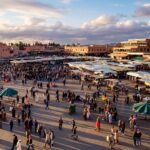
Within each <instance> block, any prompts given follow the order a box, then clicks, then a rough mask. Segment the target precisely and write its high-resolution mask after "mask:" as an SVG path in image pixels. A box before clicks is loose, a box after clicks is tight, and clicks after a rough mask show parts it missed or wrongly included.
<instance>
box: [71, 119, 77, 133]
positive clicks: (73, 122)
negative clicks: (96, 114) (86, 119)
mask: <svg viewBox="0 0 150 150" xmlns="http://www.w3.org/2000/svg"><path fill="white" fill-rule="evenodd" d="M75 125H76V122H75V120H74V119H73V120H72V131H73V129H74V127H75Z"/></svg>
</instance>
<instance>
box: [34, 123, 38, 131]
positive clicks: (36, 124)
mask: <svg viewBox="0 0 150 150" xmlns="http://www.w3.org/2000/svg"><path fill="white" fill-rule="evenodd" d="M37 127H38V122H37V120H35V122H34V133H37Z"/></svg>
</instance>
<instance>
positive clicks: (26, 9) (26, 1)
mask: <svg viewBox="0 0 150 150" xmlns="http://www.w3.org/2000/svg"><path fill="white" fill-rule="evenodd" d="M0 9H1V11H2V10H3V11H11V12H17V13H23V14H28V15H40V16H42V15H43V16H50V17H59V16H61V15H62V14H63V13H64V11H63V10H61V9H58V8H55V7H54V6H52V5H48V4H44V3H41V2H38V1H37V0H32V1H31V0H14V1H13V0H1V4H0Z"/></svg>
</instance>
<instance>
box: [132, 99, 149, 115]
mask: <svg viewBox="0 0 150 150" xmlns="http://www.w3.org/2000/svg"><path fill="white" fill-rule="evenodd" d="M132 110H133V111H134V112H135V113H140V114H145V115H147V114H150V102H141V103H136V104H134V105H133V108H132Z"/></svg>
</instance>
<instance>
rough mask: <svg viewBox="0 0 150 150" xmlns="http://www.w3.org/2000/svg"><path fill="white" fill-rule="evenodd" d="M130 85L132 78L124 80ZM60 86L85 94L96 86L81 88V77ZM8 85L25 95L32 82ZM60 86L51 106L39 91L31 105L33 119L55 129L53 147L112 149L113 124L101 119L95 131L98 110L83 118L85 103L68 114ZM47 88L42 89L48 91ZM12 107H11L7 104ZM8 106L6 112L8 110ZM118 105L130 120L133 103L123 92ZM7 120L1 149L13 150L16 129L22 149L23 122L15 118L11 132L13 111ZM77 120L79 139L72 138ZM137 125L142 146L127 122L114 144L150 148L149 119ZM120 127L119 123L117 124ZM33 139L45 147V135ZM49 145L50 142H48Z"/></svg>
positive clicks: (125, 149) (39, 149) (122, 149)
mask: <svg viewBox="0 0 150 150" xmlns="http://www.w3.org/2000/svg"><path fill="white" fill-rule="evenodd" d="M124 82H125V83H126V84H127V85H128V86H133V83H130V82H129V81H124ZM57 85H58V87H57V88H58V89H59V90H60V91H63V90H72V91H74V92H75V93H76V94H80V95H82V96H84V95H85V93H88V94H91V93H92V91H94V90H95V88H92V91H88V90H87V87H86V88H85V91H81V87H80V85H79V83H78V81H72V80H69V81H67V85H66V87H63V86H62V84H61V83H60V82H59V83H57ZM5 86H7V87H13V88H16V89H17V90H18V91H19V95H21V96H23V95H25V92H26V89H27V88H28V89H29V88H30V87H31V86H32V85H31V84H30V83H29V84H28V85H27V86H26V87H23V86H22V84H21V83H20V82H17V84H13V83H10V84H5ZM57 88H52V89H51V90H50V95H51V101H50V107H49V108H50V109H49V110H45V106H44V103H43V96H42V95H43V94H38V96H39V97H41V99H40V100H39V101H38V102H37V103H35V102H34V101H32V103H33V107H32V110H33V111H32V116H33V119H35V118H36V119H37V120H38V121H39V122H40V123H42V124H43V125H44V126H46V127H48V128H51V129H53V130H54V132H55V142H54V147H53V148H52V149H53V150H107V149H109V145H108V143H107V142H106V136H107V135H109V133H110V128H111V125H109V124H107V123H106V122H104V121H102V125H101V131H100V132H97V131H95V130H94V129H95V120H96V116H97V114H96V113H94V114H92V116H91V120H90V121H84V120H83V118H82V108H83V106H82V104H81V103H77V104H76V105H77V113H76V114H74V115H69V113H68V107H69V104H68V103H67V102H60V103H58V102H56V100H55V99H56V96H55V91H56V89H57ZM45 90H46V89H44V90H43V91H45ZM107 95H108V97H109V98H111V97H112V94H111V92H108V94H107ZM8 108H9V107H8ZM8 108H7V112H8ZM117 108H118V113H119V118H122V119H125V120H126V121H127V120H128V116H129V115H130V114H131V111H130V110H131V105H130V106H127V105H125V104H124V96H120V98H119V101H118V102H117ZM7 116H8V120H7V122H3V129H0V150H10V149H11V146H12V140H13V134H14V133H15V134H16V135H17V136H18V137H19V138H20V139H21V140H22V145H23V149H26V144H25V143H26V138H25V133H24V125H23V124H22V125H21V126H20V127H18V126H17V122H16V121H15V123H14V124H15V127H14V131H13V132H12V133H11V132H9V120H10V116H11V114H10V113H7ZM60 116H62V117H63V120H64V124H63V130H61V131H59V130H58V120H59V118H60ZM73 118H74V119H75V120H76V124H77V127H78V128H77V133H78V135H79V139H78V141H75V140H72V139H71V134H72V132H71V128H72V122H71V121H72V119H73ZM138 126H139V127H140V129H141V131H142V133H143V134H142V146H140V147H138V146H137V147H135V146H133V140H132V135H133V133H132V132H131V131H130V130H129V128H128V127H129V125H128V123H126V131H125V135H120V143H119V144H117V145H115V146H114V148H115V149H116V150H137V149H139V150H149V149H150V142H149V140H150V129H149V127H150V121H148V120H142V119H140V120H139V124H138ZM116 128H117V126H116ZM33 143H34V145H35V150H44V147H43V146H44V139H42V140H41V139H40V138H39V137H38V136H37V135H35V134H33ZM47 149H49V148H48V146H47Z"/></svg>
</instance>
